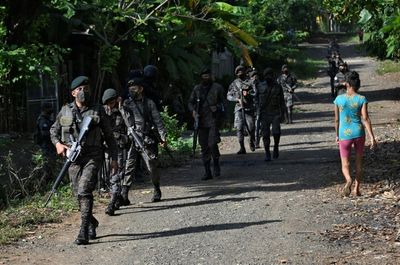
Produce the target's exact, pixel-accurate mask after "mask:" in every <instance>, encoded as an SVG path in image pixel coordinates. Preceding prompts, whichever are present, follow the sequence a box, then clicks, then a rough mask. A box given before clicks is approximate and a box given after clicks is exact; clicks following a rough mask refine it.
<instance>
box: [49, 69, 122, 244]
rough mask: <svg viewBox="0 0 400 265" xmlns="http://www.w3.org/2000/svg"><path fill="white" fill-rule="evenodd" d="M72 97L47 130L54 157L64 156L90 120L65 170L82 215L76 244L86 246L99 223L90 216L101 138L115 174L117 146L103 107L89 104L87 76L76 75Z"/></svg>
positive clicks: (98, 164) (100, 151)
mask: <svg viewBox="0 0 400 265" xmlns="http://www.w3.org/2000/svg"><path fill="white" fill-rule="evenodd" d="M71 94H72V96H73V97H74V101H73V102H71V103H69V104H67V105H64V106H63V107H62V108H61V111H60V112H59V113H58V115H57V118H56V121H55V122H54V124H53V126H52V127H51V129H50V135H51V141H52V142H53V144H54V145H55V146H56V149H57V154H59V155H62V156H64V155H65V152H67V150H68V148H69V147H70V146H71V143H72V142H71V138H72V137H74V138H75V139H76V138H77V136H78V134H79V130H80V124H81V122H82V121H83V118H84V117H86V116H91V117H92V122H91V124H90V127H89V131H88V132H87V134H86V137H85V139H84V140H83V143H82V151H81V154H80V156H79V157H78V158H77V160H76V161H75V162H73V163H72V164H71V166H70V167H69V170H68V173H69V177H70V179H71V182H72V189H73V192H74V195H75V196H77V198H78V201H79V208H80V212H81V228H80V231H79V234H78V237H77V238H76V240H75V243H76V244H77V245H84V244H88V243H89V239H95V238H96V227H97V226H98V221H97V220H96V218H94V216H93V214H92V210H93V191H94V189H95V188H96V182H97V172H98V171H99V169H100V167H101V165H102V162H103V139H104V140H105V141H106V143H107V146H108V150H109V152H110V156H111V158H112V161H111V168H112V170H114V171H117V169H118V162H117V145H116V143H115V139H114V136H113V132H112V128H111V124H110V119H109V118H108V117H107V116H106V114H105V112H104V109H103V107H102V106H101V105H98V104H92V103H91V102H90V86H89V79H88V78H87V77H86V76H79V77H77V78H75V79H74V80H73V81H72V83H71ZM103 137H104V138H103Z"/></svg>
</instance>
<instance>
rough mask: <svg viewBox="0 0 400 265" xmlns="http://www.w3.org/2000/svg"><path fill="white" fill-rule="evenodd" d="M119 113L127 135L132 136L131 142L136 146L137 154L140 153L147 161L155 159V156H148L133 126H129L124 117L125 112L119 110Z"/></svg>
mask: <svg viewBox="0 0 400 265" xmlns="http://www.w3.org/2000/svg"><path fill="white" fill-rule="evenodd" d="M120 113H121V116H122V118H123V119H124V122H125V125H126V127H127V128H128V135H130V136H132V138H133V140H134V141H135V144H136V146H137V147H138V148H139V152H141V153H142V154H143V156H144V158H146V159H147V160H153V159H155V158H156V156H155V154H149V153H148V152H147V150H146V148H145V147H144V144H143V139H142V137H140V136H139V135H138V134H137V133H136V132H135V125H133V126H131V124H130V122H129V121H128V118H127V117H126V115H125V111H124V110H123V109H122V110H121V109H120Z"/></svg>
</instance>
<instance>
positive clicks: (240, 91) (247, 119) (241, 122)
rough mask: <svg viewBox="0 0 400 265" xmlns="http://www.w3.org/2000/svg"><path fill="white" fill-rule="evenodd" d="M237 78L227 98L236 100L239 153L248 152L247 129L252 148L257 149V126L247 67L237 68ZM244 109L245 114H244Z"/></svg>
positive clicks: (252, 149)
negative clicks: (246, 143) (245, 144)
mask: <svg viewBox="0 0 400 265" xmlns="http://www.w3.org/2000/svg"><path fill="white" fill-rule="evenodd" d="M235 74H236V76H237V78H236V79H235V80H234V81H233V82H232V83H231V84H230V85H229V89H228V94H227V99H228V100H229V101H233V102H236V105H235V110H234V112H235V124H234V126H235V128H236V132H237V138H238V140H239V144H240V150H239V151H238V152H237V154H246V149H245V147H244V135H245V131H246V133H247V134H248V135H249V137H250V139H249V143H250V150H251V151H253V152H254V151H255V149H256V148H255V128H254V127H255V126H254V113H255V106H254V91H253V90H252V86H251V83H250V82H249V80H247V76H246V69H245V67H244V66H241V65H239V66H238V67H236V69H235ZM243 111H244V115H243Z"/></svg>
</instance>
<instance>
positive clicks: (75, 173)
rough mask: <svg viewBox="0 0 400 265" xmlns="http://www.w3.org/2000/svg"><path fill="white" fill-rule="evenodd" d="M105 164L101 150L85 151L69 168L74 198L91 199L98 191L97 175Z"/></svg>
mask: <svg viewBox="0 0 400 265" xmlns="http://www.w3.org/2000/svg"><path fill="white" fill-rule="evenodd" d="M102 163H103V150H102V149H101V148H95V149H91V150H90V151H86V150H85V151H84V152H82V153H81V154H80V156H79V158H78V159H77V160H76V161H75V163H72V164H71V166H70V167H69V170H68V173H69V178H70V180H71V184H72V190H73V193H74V196H76V197H77V198H78V197H91V196H92V193H93V191H94V190H95V189H96V183H97V173H98V171H99V169H100V168H101V165H102Z"/></svg>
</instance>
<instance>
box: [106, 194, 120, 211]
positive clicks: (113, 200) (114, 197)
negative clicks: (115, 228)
mask: <svg viewBox="0 0 400 265" xmlns="http://www.w3.org/2000/svg"><path fill="white" fill-rule="evenodd" d="M117 200H118V194H116V193H112V194H111V199H110V202H109V203H108V205H107V208H106V210H105V213H106V214H107V215H109V216H113V215H114V213H115V210H116V209H115V203H116V201H117Z"/></svg>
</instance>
